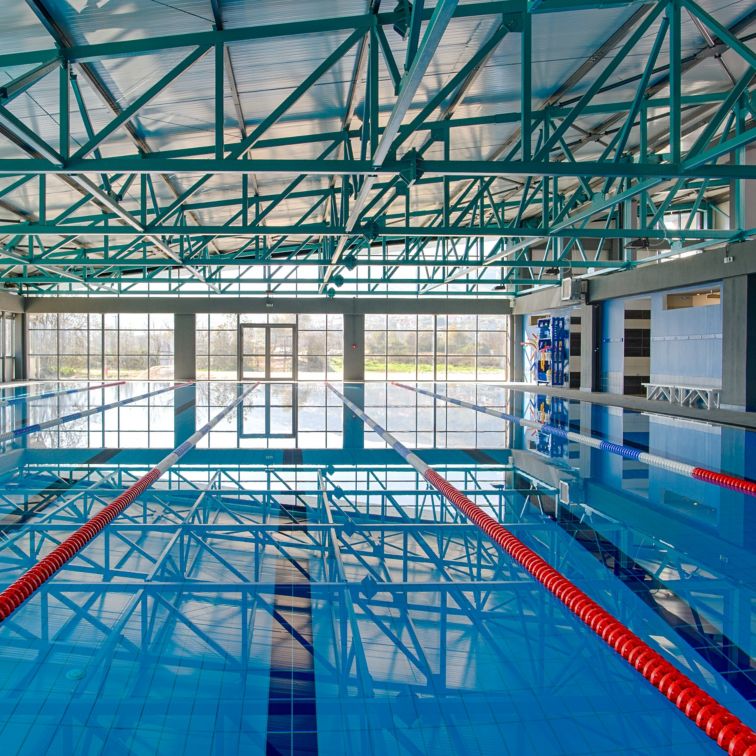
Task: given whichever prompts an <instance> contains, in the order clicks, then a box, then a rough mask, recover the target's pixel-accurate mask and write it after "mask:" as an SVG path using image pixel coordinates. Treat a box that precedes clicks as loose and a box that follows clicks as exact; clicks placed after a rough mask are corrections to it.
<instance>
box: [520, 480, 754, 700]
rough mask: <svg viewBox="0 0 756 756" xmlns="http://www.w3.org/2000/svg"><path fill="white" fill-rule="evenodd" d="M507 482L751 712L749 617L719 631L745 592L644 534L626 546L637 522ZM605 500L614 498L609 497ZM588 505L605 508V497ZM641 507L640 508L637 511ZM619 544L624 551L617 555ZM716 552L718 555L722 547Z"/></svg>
mask: <svg viewBox="0 0 756 756" xmlns="http://www.w3.org/2000/svg"><path fill="white" fill-rule="evenodd" d="M515 480H521V481H522V485H528V484H529V485H531V486H533V492H534V493H533V495H531V496H528V500H529V503H530V504H531V506H533V507H535V508H536V509H537V511H538V512H539V513H540V514H542V515H545V516H547V517H549V518H550V519H552V520H553V521H554V522H556V523H557V524H558V525H559V526H560V527H561V528H562V529H563V530H564V531H565V532H566V533H568V534H569V535H570V536H571V537H572V538H573V539H574V540H575V541H576V542H577V543H579V544H580V545H581V546H582V547H583V548H584V549H586V551H587V552H588V553H590V554H591V555H592V556H594V557H595V558H596V559H597V560H598V561H599V562H600V563H601V564H603V565H604V566H605V567H606V569H607V570H610V571H611V573H612V574H613V575H614V576H615V577H616V578H618V579H619V580H621V581H622V582H623V583H624V584H625V585H626V586H628V587H629V588H630V589H631V590H632V591H633V592H634V593H635V594H636V595H637V596H638V597H639V598H640V599H641V600H642V601H643V602H644V603H645V604H647V605H648V606H649V607H650V608H651V609H653V610H654V611H655V612H656V613H657V614H658V615H659V616H660V617H662V618H663V619H664V620H665V622H666V623H667V624H668V625H669V626H670V627H671V628H673V629H674V631H675V632H676V633H677V634H678V635H679V636H680V637H681V638H683V639H684V640H685V641H686V642H687V643H688V644H689V645H690V646H691V647H692V648H695V649H697V650H698V652H699V653H700V654H701V655H702V656H703V657H704V658H705V659H706V660H707V661H708V662H709V663H710V664H711V665H712V667H714V669H716V670H717V671H718V672H719V673H720V674H721V675H722V676H723V677H724V678H725V679H726V680H727V681H728V682H729V683H730V684H731V685H732V686H733V687H734V688H735V689H736V690H737V691H738V692H739V693H741V694H742V695H743V696H744V697H745V698H746V699H748V700H749V701H751V703H752V704H753V705H754V706H756V684H755V683H754V681H753V680H752V678H751V673H752V667H753V658H752V657H751V655H750V654H749V652H748V650H745V649H744V648H741V647H740V645H739V644H743V643H746V644H747V643H749V642H750V640H751V633H750V616H746V617H745V618H744V621H743V627H742V628H732V627H731V628H730V630H729V631H725V630H724V614H723V612H724V607H726V606H727V605H728V604H729V605H732V604H733V602H735V603H737V602H739V601H740V602H741V603H742V602H743V601H745V602H746V603H748V594H749V591H748V589H747V588H746V587H744V586H742V585H738V584H737V583H735V582H734V581H732V580H731V579H729V578H727V577H725V576H723V575H722V574H721V573H719V572H716V571H713V570H711V569H709V568H707V567H702V566H701V565H699V564H697V563H696V562H695V561H694V560H692V559H691V558H690V555H688V554H686V553H684V552H682V551H680V550H677V549H675V548H674V547H673V546H671V545H670V544H668V543H666V542H664V541H662V540H661V539H659V538H657V537H655V536H654V535H652V534H651V533H649V532H644V533H643V534H642V535H641V536H640V539H639V541H640V542H639V543H637V544H636V545H634V546H632V538H628V535H627V534H628V530H629V529H631V528H633V529H635V526H634V525H632V524H631V523H635V522H642V518H640V517H637V516H636V517H635V518H631V519H629V518H623V519H619V518H613V517H612V516H611V515H610V514H607V513H606V511H603V510H602V509H597V508H596V507H592V506H589V505H587V504H583V503H578V502H563V501H558V499H557V497H554V496H550V495H549V494H548V493H546V492H545V491H544V490H543V488H542V485H543V484H538V482H537V481H536V480H535V479H534V478H532V477H530V476H525V475H520V474H519V473H516V474H515ZM613 495H614V496H615V497H618V496H619V494H618V492H616V491H614V492H613ZM627 498H628V499H630V498H632V499H635V498H636V497H631V496H627ZM590 500H591V501H602V502H605V501H606V494H605V495H603V496H600V497H598V496H593V497H590ZM642 504H646V502H639V503H638V506H641V505H642ZM637 527H638V528H640V527H641V526H640V525H639V526H637ZM620 544H625V549H628V547H629V548H630V550H629V551H628V550H623V548H621V547H620ZM720 546H721V548H722V549H723V548H724V544H720ZM728 549H729V544H728ZM717 553H718V552H717ZM740 594H743V596H742V598H741V599H739V598H738V596H739V595H740ZM732 630H735V631H736V632H737V635H736V636H735V637H730V635H729V634H728V633H730V632H732Z"/></svg>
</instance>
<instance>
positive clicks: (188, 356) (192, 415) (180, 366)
mask: <svg viewBox="0 0 756 756" xmlns="http://www.w3.org/2000/svg"><path fill="white" fill-rule="evenodd" d="M196 325H197V316H196V315H193V314H192V315H178V314H177V315H175V316H174V324H173V351H174V377H175V378H176V380H179V381H193V380H194V379H195V378H196V377H197V355H196V350H197V347H196V341H195V338H196V336H195V332H196ZM174 396H175V400H174V405H173V406H174V423H173V436H174V443H175V445H176V446H178V445H179V444H181V443H183V442H184V441H186V439H187V438H189V436H191V435H192V433H194V431H195V430H196V428H197V389H196V387H195V385H194V384H192V385H191V386H185V387H184V388H181V389H178V390H177V391H175V392H174Z"/></svg>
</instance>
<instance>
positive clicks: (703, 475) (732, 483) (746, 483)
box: [693, 467, 756, 496]
mask: <svg viewBox="0 0 756 756" xmlns="http://www.w3.org/2000/svg"><path fill="white" fill-rule="evenodd" d="M693 477H694V478H696V479H697V480H705V481H706V482H707V483H715V484H716V485H718V486H722V488H729V489H731V490H733V491H740V492H741V493H747V494H750V495H751V496H756V483H754V482H753V481H751V480H744V479H743V478H736V477H735V476H734V475H728V474H727V473H718V472H714V470H707V469H706V468H705V467H694V468H693Z"/></svg>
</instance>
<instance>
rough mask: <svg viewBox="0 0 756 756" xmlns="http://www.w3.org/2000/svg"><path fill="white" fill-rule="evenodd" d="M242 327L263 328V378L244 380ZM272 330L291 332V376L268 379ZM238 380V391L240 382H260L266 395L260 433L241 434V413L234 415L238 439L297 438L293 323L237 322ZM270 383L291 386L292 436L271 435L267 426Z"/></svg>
mask: <svg viewBox="0 0 756 756" xmlns="http://www.w3.org/2000/svg"><path fill="white" fill-rule="evenodd" d="M245 328H262V329H264V331H265V376H264V377H263V378H257V379H255V378H244V354H245V353H244V329H245ZM274 328H278V329H283V328H289V329H290V330H291V333H292V341H291V349H292V352H291V377H290V378H271V377H270V373H271V365H270V358H271V353H270V342H271V338H270V336H271V332H272V331H273V329H274ZM237 344H238V347H237V353H236V359H237V377H238V380H239V391H240V392H241V391H242V389H243V387H242V383H241V382H242V381H244V380H259V381H260V382H262V384H263V391H264V396H265V404H264V407H265V428H264V431H263V432H262V433H245V432H244V412H243V411H242V412H237V413H236V416H237V424H238V434H239V438H296V437H297V429H298V409H299V402H298V398H299V396H298V395H299V384H298V383H297V375H298V365H297V354H298V351H297V346H298V328H297V324H296V323H239V332H238V334H237ZM272 383H283V384H287V383H290V384H291V387H292V391H291V404H292V406H291V433H271V427H270V396H271V385H272Z"/></svg>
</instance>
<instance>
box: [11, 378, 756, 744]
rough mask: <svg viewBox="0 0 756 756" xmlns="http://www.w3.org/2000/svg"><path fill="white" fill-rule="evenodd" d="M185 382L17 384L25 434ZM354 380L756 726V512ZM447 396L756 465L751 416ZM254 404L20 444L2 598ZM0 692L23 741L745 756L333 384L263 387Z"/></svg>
mask: <svg viewBox="0 0 756 756" xmlns="http://www.w3.org/2000/svg"><path fill="white" fill-rule="evenodd" d="M169 385H170V384H168V383H149V384H148V383H129V384H125V385H121V386H113V387H109V388H95V389H92V390H87V391H81V392H77V393H73V394H67V395H56V396H54V397H48V398H46V399H36V400H35V399H34V398H33V396H31V395H30V396H28V397H27V398H22V399H20V400H19V401H8V399H11V398H13V397H14V396H15V397H19V396H20V395H22V394H27V393H29V394H32V393H39V392H43V391H54V390H57V389H59V388H64V386H57V385H56V384H44V385H34V386H24V387H20V388H15V389H3V390H0V433H9V432H10V431H12V430H13V429H14V428H18V427H20V426H23V425H29V424H38V423H45V422H49V421H51V420H54V419H55V418H57V417H60V416H63V415H68V414H72V413H85V412H87V411H88V410H90V409H93V408H96V407H98V406H101V405H102V404H105V403H110V402H121V401H123V400H127V399H129V398H131V397H135V396H139V395H142V394H145V393H149V392H155V391H158V390H160V389H163V388H167V387H168V386H169ZM335 385H336V387H337V388H338V389H339V390H343V391H344V393H345V394H346V395H347V396H348V397H349V398H350V399H351V400H352V401H355V403H357V404H359V406H361V407H364V409H365V412H366V413H367V414H368V415H369V416H370V417H372V418H373V419H374V420H376V421H377V422H379V423H380V424H382V425H384V426H385V427H387V428H388V430H389V431H391V432H392V433H394V434H395V435H396V436H397V438H398V439H399V440H400V441H402V443H404V444H406V445H407V446H408V447H410V448H413V449H416V450H418V454H419V456H420V457H421V458H422V459H424V460H425V461H426V462H428V463H430V464H432V465H433V466H434V468H435V469H436V470H438V471H439V472H440V473H441V475H443V476H444V477H446V478H447V479H448V480H449V481H450V482H451V483H453V484H454V485H455V486H457V487H458V488H459V489H460V490H462V491H463V492H464V493H465V494H466V495H468V496H469V497H470V498H471V499H472V500H473V501H475V502H476V503H477V504H478V505H479V506H480V507H481V508H483V509H484V510H485V511H486V512H488V513H489V514H491V515H492V516H493V517H495V518H496V519H498V520H499V521H501V522H502V523H504V524H506V525H507V527H508V528H510V529H511V531H512V532H513V533H514V534H515V535H517V537H518V538H520V539H521V540H522V541H523V542H524V543H526V544H527V545H528V546H530V547H531V548H532V549H534V550H535V551H536V552H537V553H539V554H540V555H541V556H542V557H544V558H545V559H546V560H547V561H548V562H549V563H550V564H552V565H553V566H554V567H556V568H557V569H558V570H560V571H561V572H562V573H563V574H564V575H565V576H566V577H568V578H569V579H570V580H572V581H573V582H574V583H575V584H576V585H577V586H578V587H579V588H581V589H583V590H585V591H586V592H587V593H588V594H589V595H590V596H591V597H593V598H594V599H595V600H597V601H598V602H599V603H600V604H601V605H602V606H603V607H604V608H605V609H607V610H608V611H610V612H612V613H613V614H614V615H615V616H616V617H617V618H618V619H620V620H621V621H622V622H623V623H625V624H626V625H627V626H628V627H630V628H631V629H632V630H633V631H634V632H635V633H637V634H638V635H639V636H640V637H641V638H643V639H644V640H645V641H646V642H647V643H649V644H650V645H651V646H652V647H654V648H655V649H657V650H659V651H660V652H661V653H663V654H664V655H665V656H666V657H667V658H668V659H670V660H671V661H673V662H674V663H675V664H676V665H677V666H678V667H679V668H680V669H682V670H683V671H684V672H685V673H686V674H687V675H688V676H689V677H691V678H692V679H693V680H694V681H695V682H696V683H697V684H698V685H699V686H701V687H702V688H703V689H704V690H706V691H707V692H709V693H710V694H711V695H713V696H714V697H715V698H716V699H717V700H718V701H719V702H720V703H722V704H723V705H725V706H726V707H727V708H729V709H730V710H731V711H732V712H733V713H734V714H736V715H737V716H738V717H740V718H741V719H743V720H744V721H746V722H747V723H749V724H750V725H751V726H755V725H756V712H754V704H755V703H756V673H755V672H754V669H753V662H752V659H753V656H754V640H753V639H754V633H753V625H754V611H753V607H754V595H755V594H754V575H756V570H754V567H755V566H756V559H755V557H754V551H755V547H756V543H755V542H754V541H755V536H754V532H755V531H754V528H753V524H754V511H755V510H754V505H755V504H756V502H755V501H754V500H753V498H752V497H747V496H745V495H744V494H741V493H736V492H734V491H728V490H725V489H721V488H717V487H714V486H712V485H710V484H708V483H705V482H703V481H697V480H692V479H687V478H684V477H683V476H681V475H678V474H675V473H672V472H668V471H665V470H659V469H655V468H649V467H647V466H644V465H643V464H641V463H640V462H637V461H634V460H628V459H623V458H622V457H619V456H615V455H611V454H608V453H606V452H603V451H599V450H596V449H591V448H589V447H586V446H581V445H579V444H575V443H572V442H569V443H567V442H564V443H563V442H561V441H560V440H558V439H555V438H554V437H549V436H548V434H543V433H538V432H537V431H530V430H523V429H521V428H520V427H517V426H513V425H512V424H510V423H507V422H506V421H504V420H501V419H497V418H494V417H490V416H486V415H483V414H481V413H477V412H475V411H473V410H470V409H463V408H459V407H450V406H448V405H446V404H445V403H444V402H443V401H441V400H438V399H433V398H430V397H427V396H422V395H419V394H416V393H414V392H412V391H410V390H408V389H402V388H399V387H397V386H394V385H391V384H386V383H379V382H376V383H367V384H364V385H363V384H346V385H343V384H335ZM424 385H425V386H426V387H432V389H433V390H434V391H436V392H438V393H440V394H443V395H447V396H452V397H455V398H459V399H464V400H466V401H471V402H475V403H478V404H481V405H485V406H488V407H494V408H497V409H501V410H503V411H506V412H511V413H513V414H516V415H518V416H522V417H528V418H537V419H544V418H545V419H548V420H549V421H550V422H551V423H552V424H554V425H558V426H560V427H569V428H570V429H571V430H575V431H577V432H580V433H583V434H587V435H593V436H594V437H598V438H603V439H606V440H610V441H613V442H614V443H624V444H627V445H632V446H634V447H636V448H639V449H642V450H644V451H645V450H649V451H651V452H653V453H655V454H659V455H661V456H665V457H668V458H671V459H675V460H679V461H682V462H687V463H690V464H695V465H700V466H704V467H708V468H710V469H714V470H718V471H723V472H728V473H731V474H734V475H740V476H745V477H749V478H751V479H753V478H754V477H755V476H754V468H753V463H752V462H750V460H753V459H754V458H756V457H755V456H754V451H755V450H756V439H755V437H754V434H752V433H749V432H747V431H744V430H742V429H739V428H734V427H727V426H718V425H711V424H704V423H695V422H690V421H681V420H678V419H675V420H670V419H669V418H666V417H664V416H661V415H652V414H639V413H634V412H628V411H623V410H619V409H615V408H607V407H603V406H594V405H591V404H589V403H587V402H565V401H560V400H555V399H551V398H547V397H543V396H538V395H537V394H523V393H520V392H514V391H511V390H509V389H507V388H505V387H503V386H500V385H499V386H496V385H491V384H483V383H477V384H476V383H458V384H445V383H437V384H424ZM73 386H80V387H81V388H88V387H87V386H85V385H84V384H65V388H71V387H73ZM240 391H241V387H240V386H239V385H238V384H233V383H226V384H220V383H214V384H209V383H197V384H196V385H191V386H184V387H181V388H177V389H175V390H169V391H164V392H163V393H160V394H155V395H153V396H150V397H148V398H146V399H143V400H140V401H137V402H133V403H127V404H125V405H122V406H120V407H117V408H115V409H111V410H108V411H107V412H105V413H94V414H91V415H88V416H85V417H80V418H79V419H76V420H73V421H71V422H67V423H65V424H64V425H52V426H50V427H48V428H46V429H44V430H41V431H38V432H34V433H31V434H28V435H24V436H19V437H18V438H16V439H11V440H9V441H6V443H5V444H4V448H3V452H4V453H3V454H2V456H0V531H1V532H2V535H0V539H2V540H0V569H1V570H2V577H3V582H2V585H3V587H4V586H5V585H7V584H9V583H11V582H12V581H13V580H14V579H15V578H17V577H18V576H20V575H21V574H23V573H24V572H25V571H26V570H27V569H28V568H29V567H31V566H32V565H33V564H34V563H35V562H36V561H38V560H39V558H40V557H41V556H43V555H44V554H46V553H48V552H49V551H51V550H52V549H53V548H54V547H55V546H56V545H57V544H58V543H59V542H60V541H61V540H62V539H63V538H65V537H66V536H67V535H68V534H70V533H71V532H72V531H73V530H75V529H76V528H77V527H78V526H80V525H81V524H82V523H83V522H85V521H86V520H87V519H89V518H90V517H91V516H92V515H93V514H95V513H96V512H98V511H99V510H101V509H102V508H103V507H104V506H105V505H106V504H107V503H108V502H109V501H112V500H113V498H115V496H117V495H118V494H119V493H120V492H122V491H123V490H124V489H125V488H126V487H128V486H129V485H131V484H132V483H133V482H134V481H135V480H137V479H138V478H139V477H140V476H141V475H143V474H144V473H145V472H147V471H148V470H149V469H150V468H151V467H152V466H153V465H154V464H156V463H157V462H158V461H159V460H160V459H161V458H162V457H164V456H165V455H166V454H167V453H168V452H169V451H170V450H171V449H172V448H174V446H177V445H178V444H180V443H181V442H182V441H183V440H185V439H186V438H187V437H188V436H189V435H190V434H191V433H192V432H193V430H194V429H195V427H199V426H201V425H202V424H203V423H205V422H206V421H207V420H208V419H209V418H211V417H213V416H214V415H216V414H217V413H218V412H219V411H220V410H221V409H222V408H223V407H224V406H226V405H227V404H228V403H229V402H231V401H233V400H234V398H235V397H238V395H239V392H240ZM0 702H1V703H2V706H1V707H0V712H1V713H0V738H1V740H0V742H2V744H3V753H4V754H6V753H7V754H34V755H35V756H36V754H41V753H53V752H55V753H74V752H75V753H77V754H90V753H91V754H99V753H105V752H107V753H108V754H150V753H161V754H174V753H175V754H183V753H186V754H236V753H240V752H244V753H263V752H266V753H271V754H276V753H280V754H310V753H312V754H315V753H322V754H341V753H345V754H346V753H360V754H362V753H365V754H385V753H402V754H405V753H406V754H426V753H434V754H478V753H480V754H483V753H486V754H488V753H491V752H493V751H496V752H503V753H511V754H523V753H538V754H578V753H585V754H589V753H590V754H596V753H613V754H618V753H619V754H630V753H637V754H649V753H654V754H657V753H663V754H678V753H679V754H685V755H686V756H689V755H690V754H697V753H719V752H721V751H720V749H719V748H718V747H717V746H716V744H715V743H714V742H713V741H711V740H709V738H707V737H706V735H704V734H703V733H702V732H701V731H700V730H698V729H697V728H696V727H695V725H694V724H693V723H691V722H690V721H688V720H687V719H686V718H685V717H684V716H683V715H682V714H681V713H680V712H679V711H678V710H677V709H676V708H675V707H674V706H673V705H672V704H671V703H669V702H668V701H667V700H666V699H665V698H664V697H663V696H662V695H661V694H660V693H658V692H657V691H656V690H655V689H654V688H653V687H652V686H651V685H650V684H648V683H647V682H646V681H645V680H644V679H643V678H642V677H641V676H640V675H638V674H637V673H636V672H635V671H634V670H633V669H632V668H630V667H629V666H628V665H627V664H626V663H625V662H624V661H623V660H622V659H621V658H620V657H619V656H618V655H617V654H616V653H615V652H614V651H612V650H611V649H610V648H609V647H608V646H606V644H604V643H603V642H602V641H601V640H600V639H598V638H597V636H595V635H594V634H593V633H592V632H591V631H590V630H589V629H588V628H586V627H585V626H584V625H583V624H582V623H581V622H580V621H579V620H577V619H576V618H575V617H574V616H573V615H572V614H571V613H570V612H569V611H568V610H567V609H566V608H565V607H564V606H563V605H562V604H561V603H560V602H559V601H558V600H556V599H555V598H554V597H552V596H551V594H549V593H548V592H547V591H546V590H544V589H543V587H542V586H541V585H540V584H538V583H537V582H536V581H535V580H533V579H532V578H531V577H530V576H529V575H528V574H527V573H526V572H525V571H524V570H523V569H522V568H521V567H519V566H518V565H517V564H516V563H515V562H513V561H512V560H511V559H510V558H509V557H507V556H506V555H504V554H503V552H501V551H500V550H499V549H498V548H497V547H495V546H494V545H493V543H492V542H490V541H489V540H488V539H487V537H486V536H484V535H483V534H482V533H481V532H480V531H478V530H477V529H476V528H475V527H474V526H472V525H470V524H469V523H467V522H466V521H465V520H464V518H462V517H461V516H460V515H459V514H458V513H457V512H456V510H455V509H454V508H453V507H452V506H451V505H450V504H449V503H448V502H446V501H445V500H444V499H443V498H442V497H441V496H440V495H439V494H438V493H437V492H435V491H434V490H432V489H429V487H428V486H427V484H426V483H425V482H424V481H423V480H422V479H420V478H419V477H418V475H417V474H416V473H415V471H414V470H412V468H410V467H408V466H407V465H405V464H403V463H402V461H401V459H400V458H399V457H398V456H397V455H396V454H395V453H394V452H393V451H392V450H390V449H388V448H387V447H386V445H385V443H384V442H383V441H381V439H380V438H379V437H378V436H376V435H375V434H374V433H373V432H372V431H370V430H369V429H366V428H364V427H363V424H362V422H361V421H359V420H358V419H357V418H355V417H354V416H353V415H352V414H351V413H350V412H344V411H343V406H342V405H341V402H340V400H339V399H338V397H337V396H336V395H335V394H334V393H333V392H331V391H329V390H328V388H327V387H326V386H325V385H324V384H322V383H300V384H276V385H267V386H266V385H261V386H259V387H258V388H257V389H255V391H254V392H252V394H251V396H250V398H249V399H248V400H246V401H245V402H244V404H243V408H242V409H241V410H240V411H235V412H232V413H231V414H230V415H229V416H228V417H227V418H226V419H225V420H224V421H223V422H222V423H220V424H219V425H218V426H217V427H216V428H215V429H213V430H212V431H211V432H210V433H209V434H208V435H207V436H206V437H205V438H204V439H203V441H202V442H201V443H200V444H199V445H198V448H197V449H195V450H194V451H191V452H190V453H189V454H187V456H186V457H184V458H183V459H182V460H181V463H180V464H178V465H176V466H174V467H173V468H171V470H170V471H169V472H168V473H166V474H165V475H164V476H163V478H161V479H160V481H159V482H158V483H157V484H155V485H154V486H153V487H152V488H151V489H148V491H147V492H146V493H144V494H143V495H141V496H140V497H139V498H138V499H137V500H136V501H135V502H134V503H133V504H132V505H131V506H130V507H129V508H128V509H127V510H126V511H125V512H124V514H123V515H121V516H120V517H118V518H117V519H116V520H115V521H114V522H113V523H112V524H111V525H109V526H108V527H107V528H106V529H105V531H104V532H103V533H102V534H101V535H100V536H98V537H97V538H95V539H94V540H93V541H92V542H91V543H89V544H88V545H87V546H86V547H85V548H84V549H83V550H82V551H81V552H80V553H79V554H78V555H77V556H76V557H75V558H74V559H72V560H71V561H70V562H69V563H68V564H67V565H66V566H65V567H64V568H63V569H62V570H61V571H60V572H59V573H57V575H55V577H54V578H53V579H51V580H50V581H49V582H48V583H46V584H45V585H43V586H42V587H41V588H40V589H39V590H38V591H37V592H36V593H35V594H34V595H33V596H32V598H31V599H29V600H28V601H27V602H26V603H25V604H24V605H23V606H22V607H21V608H20V609H19V610H18V611H17V612H15V613H14V614H13V615H12V616H11V617H10V618H8V619H7V620H5V621H4V622H2V623H1V624H0Z"/></svg>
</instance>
